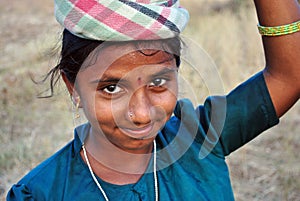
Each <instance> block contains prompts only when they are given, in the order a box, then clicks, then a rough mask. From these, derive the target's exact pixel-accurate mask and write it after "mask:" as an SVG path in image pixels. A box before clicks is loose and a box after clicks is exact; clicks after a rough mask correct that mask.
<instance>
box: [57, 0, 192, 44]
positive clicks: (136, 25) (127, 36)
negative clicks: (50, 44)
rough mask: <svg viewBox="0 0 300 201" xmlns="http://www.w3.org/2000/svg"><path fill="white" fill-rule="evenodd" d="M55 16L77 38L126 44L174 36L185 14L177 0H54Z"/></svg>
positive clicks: (186, 15)
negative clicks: (126, 42) (127, 42)
mask: <svg viewBox="0 0 300 201" xmlns="http://www.w3.org/2000/svg"><path fill="white" fill-rule="evenodd" d="M55 17H56V19H57V21H58V22H59V23H60V24H61V25H62V26H63V27H64V28H66V29H67V30H69V31H70V32H71V33H73V34H74V35H76V36H78V37H81V38H86V39H92V40H102V41H129V40H153V39H165V38H171V37H174V36H177V35H178V34H180V32H182V31H183V29H184V28H185V26H186V24H187V22H188V20H189V13H188V11H187V10H185V9H184V8H182V7H180V5H179V0H55Z"/></svg>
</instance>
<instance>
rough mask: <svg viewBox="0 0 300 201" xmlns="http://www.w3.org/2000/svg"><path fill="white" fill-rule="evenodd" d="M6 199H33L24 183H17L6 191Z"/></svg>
mask: <svg viewBox="0 0 300 201" xmlns="http://www.w3.org/2000/svg"><path fill="white" fill-rule="evenodd" d="M6 201H34V199H33V196H32V194H31V192H30V191H29V189H28V188H27V186H26V185H24V184H17V185H14V186H12V188H11V189H10V191H9V192H8V194H7V197H6Z"/></svg>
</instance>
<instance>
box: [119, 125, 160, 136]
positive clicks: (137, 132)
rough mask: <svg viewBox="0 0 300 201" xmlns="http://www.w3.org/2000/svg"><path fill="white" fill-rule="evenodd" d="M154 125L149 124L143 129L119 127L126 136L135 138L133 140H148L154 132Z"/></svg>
mask: <svg viewBox="0 0 300 201" xmlns="http://www.w3.org/2000/svg"><path fill="white" fill-rule="evenodd" d="M153 127H154V126H153V124H149V125H147V126H144V127H141V128H125V127H119V129H120V130H121V131H122V132H123V133H124V134H126V135H128V136H130V137H133V138H137V139H139V138H147V137H150V136H151V134H152V133H153V132H151V131H153Z"/></svg>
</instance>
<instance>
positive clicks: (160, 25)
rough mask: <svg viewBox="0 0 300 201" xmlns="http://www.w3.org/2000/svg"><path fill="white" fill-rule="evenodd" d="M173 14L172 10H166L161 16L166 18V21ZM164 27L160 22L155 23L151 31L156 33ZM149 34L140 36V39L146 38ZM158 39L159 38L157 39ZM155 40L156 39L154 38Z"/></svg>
mask: <svg viewBox="0 0 300 201" xmlns="http://www.w3.org/2000/svg"><path fill="white" fill-rule="evenodd" d="M170 14H171V10H170V9H166V8H164V9H163V10H162V13H161V14H160V15H162V16H164V17H165V18H166V19H168V17H169V16H170ZM162 27H163V24H161V23H159V22H158V21H155V22H154V23H153V24H152V25H151V27H150V28H149V29H150V30H154V31H158V30H159V29H161V28H162ZM147 34H149V33H147V32H146V33H142V34H141V35H139V36H138V37H139V38H141V37H145V36H147ZM157 38H158V37H157ZM154 39H155V38H154Z"/></svg>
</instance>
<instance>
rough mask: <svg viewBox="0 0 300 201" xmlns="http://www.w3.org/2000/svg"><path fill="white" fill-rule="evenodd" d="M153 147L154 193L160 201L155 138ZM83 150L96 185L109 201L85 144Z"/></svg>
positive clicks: (156, 199)
mask: <svg viewBox="0 0 300 201" xmlns="http://www.w3.org/2000/svg"><path fill="white" fill-rule="evenodd" d="M153 149H154V150H153V154H154V156H153V177H154V193H155V201H158V181H157V172H156V142H155V140H154V141H153ZM82 150H83V155H84V158H85V160H86V164H87V166H88V168H89V170H90V173H91V176H92V178H93V180H94V182H95V183H96V185H97V186H98V188H99V190H100V191H101V193H102V195H103V197H104V199H105V200H106V201H109V199H108V197H107V195H106V193H105V191H104V190H103V188H102V186H101V185H100V183H99V182H98V180H97V178H96V176H95V174H94V172H93V169H92V167H91V164H90V162H89V159H88V157H87V154H86V150H85V146H84V144H82Z"/></svg>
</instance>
